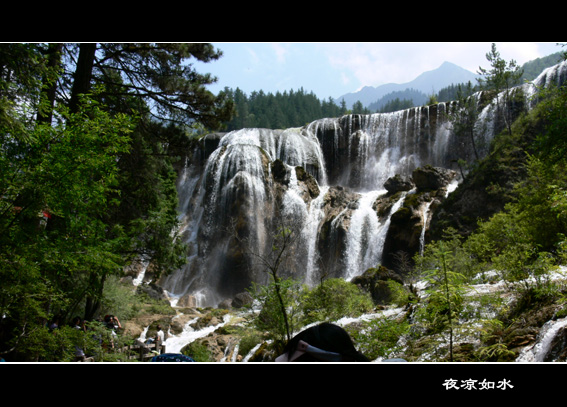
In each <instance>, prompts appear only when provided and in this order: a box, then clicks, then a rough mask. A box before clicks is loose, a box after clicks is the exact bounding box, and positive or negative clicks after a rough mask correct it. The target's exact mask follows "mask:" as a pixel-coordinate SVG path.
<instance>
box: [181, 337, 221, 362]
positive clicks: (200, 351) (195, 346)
mask: <svg viewBox="0 0 567 407" xmlns="http://www.w3.org/2000/svg"><path fill="white" fill-rule="evenodd" d="M181 353H183V354H184V355H185V356H189V357H190V358H192V359H193V360H194V361H195V362H214V359H213V355H212V353H211V351H210V350H209V349H208V348H207V346H206V345H204V344H202V343H201V342H199V341H194V342H191V343H190V344H189V345H187V346H186V347H184V348H183V350H182V352H181Z"/></svg>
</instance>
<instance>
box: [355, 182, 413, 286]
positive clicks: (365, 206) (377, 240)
mask: <svg viewBox="0 0 567 407" xmlns="http://www.w3.org/2000/svg"><path fill="white" fill-rule="evenodd" d="M385 192H386V191H371V192H367V193H364V194H362V195H361V198H360V199H359V201H358V208H357V209H356V210H355V211H354V213H353V215H352V218H351V222H350V228H349V230H348V234H347V243H346V250H345V265H346V273H345V276H344V277H345V279H346V280H351V279H352V278H353V277H356V276H358V275H360V274H362V273H363V272H364V271H365V270H367V269H369V268H371V267H376V266H377V265H378V264H379V263H380V261H381V260H382V249H383V247H384V241H385V239H386V233H387V232H388V226H389V224H390V219H391V216H392V214H393V213H395V212H396V211H397V210H398V209H399V208H400V206H401V205H402V204H403V201H404V199H405V197H406V195H407V193H404V194H402V197H401V198H400V199H398V201H397V202H396V203H395V204H394V206H392V209H391V210H390V213H389V214H388V216H387V218H386V220H385V221H384V222H383V223H381V222H380V220H379V219H378V215H377V214H376V210H374V209H373V207H372V206H373V204H374V202H375V201H376V199H377V198H378V197H379V196H380V195H384V194H385Z"/></svg>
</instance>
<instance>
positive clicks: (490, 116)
mask: <svg viewBox="0 0 567 407" xmlns="http://www.w3.org/2000/svg"><path fill="white" fill-rule="evenodd" d="M566 67H567V64H566V63H562V64H560V65H558V66H556V67H554V68H553V69H548V70H546V71H545V72H544V73H543V74H542V75H541V76H540V77H539V78H538V79H537V80H536V81H534V84H526V85H522V87H521V88H522V89H523V91H524V94H525V95H526V97H527V98H529V97H531V96H532V95H533V94H534V88H535V87H536V86H544V85H546V84H549V83H557V82H558V81H559V79H558V78H564V77H565V76H566V72H567V68H566ZM561 80H563V79H561ZM474 97H475V98H476V100H480V95H479V94H477V95H474ZM455 103H456V102H452V103H439V104H437V105H431V106H423V107H415V108H411V109H407V110H403V111H399V112H393V113H376V114H369V115H347V116H343V117H340V118H326V119H321V120H316V121H314V122H312V123H310V124H308V125H306V126H305V127H302V128H291V129H285V130H269V129H242V130H237V131H233V132H230V133H227V134H224V135H218V134H217V135H216V136H215V137H216V138H215V137H213V136H207V137H206V138H204V139H203V140H201V142H202V143H201V147H200V152H199V153H195V157H197V159H195V158H193V159H192V160H190V161H189V162H188V165H187V167H186V168H185V169H184V170H183V172H182V173H181V175H180V180H179V184H178V188H179V196H180V211H181V217H180V223H181V229H180V232H181V234H182V236H183V239H184V241H185V242H186V243H187V244H188V246H189V248H190V250H189V257H188V261H187V265H186V266H185V267H183V269H181V270H179V271H177V272H176V273H174V274H172V275H171V276H168V277H166V278H164V279H162V281H160V285H161V286H162V287H164V288H165V289H166V290H168V291H169V292H170V293H171V294H173V295H177V296H181V295H183V294H186V293H190V294H192V295H194V296H195V297H196V298H197V303H198V305H200V306H206V305H216V304H218V302H220V301H221V300H223V299H225V298H230V297H232V296H234V295H235V294H237V293H239V292H242V291H244V290H245V289H246V288H248V286H249V285H250V283H251V282H252V281H256V282H262V281H267V280H266V275H265V273H262V272H258V271H257V270H252V268H251V267H250V266H249V264H248V263H247V262H246V256H245V253H246V251H247V250H246V248H245V247H242V246H238V245H236V244H235V239H234V238H233V236H231V234H230V232H229V227H230V226H233V227H235V228H236V229H237V230H238V232H239V233H241V234H242V235H243V236H246V238H247V242H249V244H251V245H254V250H255V251H257V252H261V251H262V250H264V248H263V247H262V245H263V244H265V242H266V237H267V236H270V234H273V233H274V231H273V230H272V229H271V228H272V219H273V218H274V216H278V215H279V214H281V213H287V214H292V215H293V217H295V218H299V219H301V220H302V221H303V222H304V226H303V229H302V242H301V246H302V249H303V250H302V252H301V255H298V256H297V257H298V259H297V260H298V262H300V263H301V266H300V267H297V269H298V270H299V274H296V275H294V277H295V278H301V279H303V280H304V281H305V282H306V283H308V284H315V283H316V282H317V281H318V277H320V274H319V273H320V271H319V267H318V259H321V258H322V257H325V259H324V260H325V261H326V262H332V263H333V264H335V265H340V266H336V267H337V268H338V269H339V271H338V272H337V273H338V275H337V276H339V277H343V278H347V279H350V278H352V277H354V276H356V275H359V274H360V273H362V272H364V270H365V269H366V268H369V267H376V266H377V265H378V264H377V263H379V262H380V258H381V256H382V250H383V240H384V236H385V233H386V232H387V230H388V224H389V221H390V219H391V215H392V214H393V213H394V212H395V210H396V209H397V208H398V207H399V206H400V205H401V204H402V203H403V197H401V198H399V199H398V200H397V202H395V204H396V205H395V206H394V208H392V210H391V211H390V212H389V214H388V215H387V216H386V217H385V218H382V219H378V216H377V214H376V210H375V209H373V205H374V203H375V201H376V199H379V198H380V197H382V196H383V195H384V193H385V192H384V190H385V188H384V184H385V182H386V181H387V180H388V179H389V178H390V177H393V176H394V175H396V174H401V175H404V176H411V173H412V171H413V170H414V169H416V168H417V167H420V166H424V165H426V164H428V165H431V166H434V167H443V168H450V167H451V165H452V163H453V162H454V161H455V160H457V159H464V160H466V161H469V162H470V161H472V160H474V159H475V158H476V154H477V153H479V152H480V155H481V156H482V155H483V154H486V152H487V150H486V146H488V144H489V142H490V140H491V138H492V135H493V134H494V132H495V127H496V126H497V125H498V123H497V120H495V119H494V117H495V115H494V109H493V107H492V105H490V104H489V105H487V106H486V107H485V108H484V110H482V111H481V112H480V113H479V119H478V123H479V124H480V123H482V124H483V126H476V128H475V131H476V132H477V133H478V134H477V135H476V136H475V137H476V138H477V139H478V140H480V141H481V143H480V144H479V145H478V146H476V150H477V151H475V146H473V145H471V140H466V139H460V138H459V137H457V136H456V134H455V132H454V130H453V125H452V122H451V114H452V113H451V112H452V111H453V110H454V109H455V108H458V106H456V104H455ZM529 103H531V101H530V102H529ZM203 145H206V148H205V147H203ZM200 160H201V161H200ZM276 162H282V163H283V164H284V165H283V166H279V167H278V168H279V169H280V170H282V172H285V174H281V173H276V172H275V170H274V168H276V167H275V163H276ZM298 166H301V167H302V168H303V169H304V170H305V172H306V173H307V174H309V176H310V177H312V179H313V180H314V181H313V182H314V183H315V184H316V187H313V186H311V189H310V190H309V193H306V188H307V187H306V185H307V184H308V182H309V180H306V179H305V178H302V179H301V180H299V179H298V173H297V167H298ZM347 192H348V193H347ZM349 194H351V195H349ZM343 195H344V197H343V198H342V199H343V201H341V200H340V199H339V197H340V196H343ZM404 196H405V195H404ZM355 207H356V208H355ZM426 209H427V213H429V210H428V209H429V207H427V208H426ZM280 211H281V212H280ZM425 228H426V222H425V221H424V228H423V232H425ZM330 242H333V244H334V245H336V247H337V248H338V249H337V250H336V251H335V252H332V253H331V252H330V251H328V252H327V253H326V254H325V255H323V254H322V253H321V251H322V250H323V249H324V246H325V245H328V244H329V243H330Z"/></svg>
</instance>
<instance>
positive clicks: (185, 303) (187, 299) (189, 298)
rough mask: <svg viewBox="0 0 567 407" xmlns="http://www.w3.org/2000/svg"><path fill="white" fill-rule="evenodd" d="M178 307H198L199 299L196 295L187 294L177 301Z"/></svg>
mask: <svg viewBox="0 0 567 407" xmlns="http://www.w3.org/2000/svg"><path fill="white" fill-rule="evenodd" d="M177 306H178V307H181V308H195V307H196V306H197V299H196V298H195V296H194V295H191V294H185V295H184V296H182V297H181V298H179V300H178V301H177Z"/></svg>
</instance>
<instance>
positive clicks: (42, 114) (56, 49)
mask: <svg viewBox="0 0 567 407" xmlns="http://www.w3.org/2000/svg"><path fill="white" fill-rule="evenodd" d="M62 50H63V44H49V47H48V49H47V53H46V55H47V73H46V74H45V76H44V78H43V89H44V90H43V91H42V93H41V100H40V104H39V110H38V112H37V121H38V122H39V123H45V124H51V120H52V118H53V107H54V106H55V94H56V91H57V77H58V70H59V67H60V65H61V52H62Z"/></svg>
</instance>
